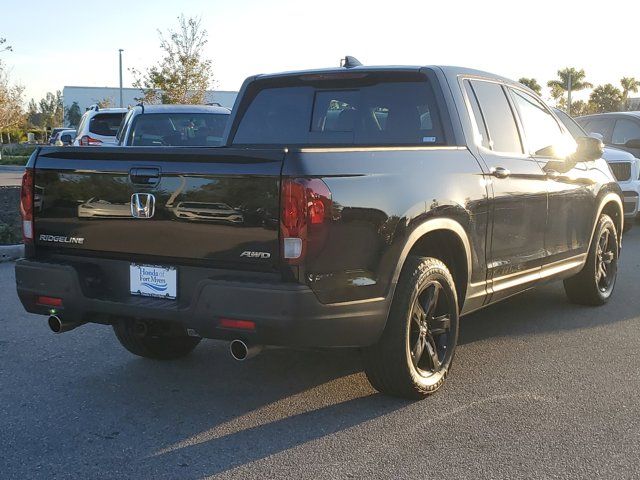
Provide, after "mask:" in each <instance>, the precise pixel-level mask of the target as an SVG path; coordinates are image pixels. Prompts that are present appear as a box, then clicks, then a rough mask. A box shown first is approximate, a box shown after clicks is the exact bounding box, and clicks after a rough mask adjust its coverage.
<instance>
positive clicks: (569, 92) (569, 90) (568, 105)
mask: <svg viewBox="0 0 640 480" xmlns="http://www.w3.org/2000/svg"><path fill="white" fill-rule="evenodd" d="M572 80H573V79H572V78H571V72H569V78H567V83H568V85H567V87H569V88H568V89H567V113H568V114H569V116H571V89H572V88H573V84H572Z"/></svg>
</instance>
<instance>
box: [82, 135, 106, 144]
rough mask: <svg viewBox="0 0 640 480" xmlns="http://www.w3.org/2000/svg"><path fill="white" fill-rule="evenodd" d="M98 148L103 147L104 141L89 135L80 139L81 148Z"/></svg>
mask: <svg viewBox="0 0 640 480" xmlns="http://www.w3.org/2000/svg"><path fill="white" fill-rule="evenodd" d="M92 145H93V146H97V145H102V140H98V139H97V138H93V137H90V136H89V135H83V136H82V137H80V146H82V147H89V146H92Z"/></svg>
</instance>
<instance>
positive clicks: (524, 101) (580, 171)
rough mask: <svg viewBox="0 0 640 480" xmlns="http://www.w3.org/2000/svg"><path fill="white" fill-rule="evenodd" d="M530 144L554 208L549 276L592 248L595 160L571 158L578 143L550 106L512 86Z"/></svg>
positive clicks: (547, 237) (547, 229)
mask: <svg viewBox="0 0 640 480" xmlns="http://www.w3.org/2000/svg"><path fill="white" fill-rule="evenodd" d="M509 93H510V95H511V98H512V100H513V103H514V105H515V106H516V111H517V112H518V116H519V117H518V118H519V119H520V123H521V129H522V132H523V137H524V139H525V147H526V150H527V152H528V153H529V154H530V155H531V158H532V159H533V160H535V161H537V162H538V163H539V165H540V167H541V168H542V170H543V171H544V172H545V174H546V176H547V181H546V187H547V189H548V192H549V197H548V205H549V214H548V218H547V224H546V227H545V235H544V247H545V252H546V257H547V258H546V259H545V267H546V268H545V269H544V271H543V276H544V275H547V274H552V273H556V272H557V271H559V270H563V269H568V268H572V267H575V266H576V265H580V264H581V263H583V261H584V258H583V257H584V255H585V254H586V252H587V250H588V248H589V241H590V238H591V231H592V227H593V213H592V212H594V211H595V205H594V204H595V197H594V195H593V181H592V180H591V179H592V177H593V175H592V174H591V172H590V171H589V168H590V167H593V162H578V163H577V164H575V163H573V162H570V161H565V158H566V157H567V156H569V155H571V154H573V153H574V152H575V148H576V143H575V140H574V139H573V137H572V136H571V134H570V133H569V132H568V131H567V130H566V129H565V128H563V127H562V126H561V124H560V122H559V121H558V120H557V119H556V118H555V117H554V116H553V114H552V113H551V112H550V110H549V109H548V108H547V107H546V106H545V105H544V104H543V103H542V102H540V101H539V100H538V99H537V98H535V97H534V96H533V95H530V94H529V93H527V92H525V91H524V90H520V89H517V88H509Z"/></svg>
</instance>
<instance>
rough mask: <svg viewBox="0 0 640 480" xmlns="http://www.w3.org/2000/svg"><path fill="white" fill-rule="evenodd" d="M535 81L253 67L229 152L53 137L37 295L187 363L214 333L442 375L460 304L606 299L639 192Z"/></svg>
mask: <svg viewBox="0 0 640 480" xmlns="http://www.w3.org/2000/svg"><path fill="white" fill-rule="evenodd" d="M601 153H602V145H601V143H600V142H599V141H597V140H595V139H589V138H584V139H578V141H577V142H576V141H575V140H574V139H573V137H571V135H570V134H569V133H568V132H567V131H566V129H565V128H564V126H563V125H562V124H561V123H560V122H559V121H558V119H557V118H556V116H555V115H554V114H553V112H552V111H550V109H549V108H548V107H547V106H545V105H544V103H543V102H542V101H541V100H540V99H539V98H538V97H537V96H536V95H535V94H534V93H533V92H531V91H530V90H528V89H527V88H526V87H524V86H522V85H520V84H518V83H515V82H512V81H510V80H507V79H505V78H502V77H498V76H496V75H492V74H488V73H484V72H479V71H474V70H469V69H462V68H454V67H437V66H429V67H365V66H354V65H353V62H348V63H347V64H346V66H345V67H341V68H334V69H327V70H313V71H302V72H293V73H284V74H274V75H258V76H254V77H251V78H249V79H247V80H246V81H245V83H244V85H243V87H242V90H241V92H240V94H239V97H238V100H237V101H236V105H235V107H234V109H233V113H232V116H231V119H230V121H229V125H228V126H227V132H226V133H225V143H224V145H223V146H221V147H219V148H188V147H185V148H176V147H168V148H161V149H158V148H145V147H139V148H137V147H128V148H118V147H116V148H91V149H88V148H64V149H62V148H43V149H40V150H38V151H37V152H35V153H34V154H33V156H32V157H31V158H30V160H29V162H28V166H27V170H26V173H25V176H24V182H23V190H22V203H21V209H22V214H23V225H24V237H25V238H24V241H25V245H26V258H25V259H23V260H21V261H19V262H18V263H17V264H16V280H17V289H18V294H19V296H20V299H21V301H22V303H23V305H24V307H25V308H26V309H27V310H28V311H29V312H32V313H38V314H43V315H48V316H49V325H50V326H51V328H52V329H53V330H54V331H55V332H63V331H67V330H70V329H72V328H74V327H77V326H79V325H81V324H84V323H87V322H93V323H103V324H109V325H112V326H113V328H114V331H115V334H116V336H117V338H118V339H119V341H120V342H121V343H122V344H123V345H124V347H125V348H127V349H128V350H130V351H131V352H133V353H134V354H137V355H141V356H144V357H151V358H159V359H170V358H178V357H181V356H184V355H186V354H188V353H189V352H191V351H192V350H193V349H194V348H195V347H196V345H197V344H198V343H199V342H200V340H201V339H202V338H214V339H223V340H228V341H230V342H231V343H230V350H231V353H232V355H233V356H234V357H235V358H236V359H240V360H241V359H246V358H249V357H250V356H252V355H254V354H255V353H257V352H258V351H259V350H260V348H261V346H262V345H280V346H296V347H360V348H361V349H362V352H363V356H364V364H365V370H366V374H367V376H368V378H369V380H370V381H371V383H372V385H373V386H374V387H375V388H376V389H378V390H379V391H381V392H385V393H389V394H393V395H399V396H404V397H410V398H420V397H423V396H425V395H428V394H430V393H433V392H434V391H436V390H437V389H438V388H439V387H440V386H441V385H442V383H443V381H444V379H445V377H446V375H447V373H448V371H449V369H450V367H451V362H452V359H453V356H454V352H455V348H456V343H457V338H458V328H459V317H460V316H461V315H465V314H468V313H470V312H473V311H475V310H478V309H480V308H482V307H485V306H487V305H490V304H492V303H495V302H497V301H499V300H502V299H504V298H507V297H509V296H511V295H514V294H516V293H518V292H522V291H524V290H527V289H529V288H531V287H532V286H534V285H536V284H539V283H541V282H543V281H548V280H555V279H563V280H564V285H565V289H566V292H567V294H568V297H569V299H570V300H572V301H574V302H578V303H583V304H591V305H600V304H603V303H605V302H606V301H607V300H608V299H609V297H610V295H611V293H612V291H613V288H614V284H615V280H616V270H617V262H618V255H619V252H620V247H621V235H620V232H621V231H622V228H623V208H622V198H621V192H620V188H619V187H618V185H617V184H616V181H615V179H614V178H613V176H612V174H611V171H610V170H609V167H608V166H607V163H606V162H605V161H604V160H602V159H601V158H600V157H601Z"/></svg>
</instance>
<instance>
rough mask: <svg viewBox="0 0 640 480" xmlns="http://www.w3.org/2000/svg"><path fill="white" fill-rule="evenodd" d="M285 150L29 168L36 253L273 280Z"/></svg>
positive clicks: (151, 153) (61, 156)
mask: <svg viewBox="0 0 640 480" xmlns="http://www.w3.org/2000/svg"><path fill="white" fill-rule="evenodd" d="M283 156H284V153H283V150H278V149H271V150H259V149H256V150H251V152H248V151H246V150H240V149H232V148H224V149H206V148H202V149H180V148H166V149H162V151H159V150H158V149H154V148H139V149H131V148H117V147H116V148H95V149H93V148H92V149H85V148H68V149H65V150H62V149H55V150H49V151H47V150H45V151H43V152H41V154H40V155H39V156H38V158H37V160H36V165H35V168H36V178H35V181H36V185H37V187H38V191H39V192H40V193H41V201H39V202H38V205H37V208H36V212H35V242H36V252H37V253H46V252H73V253H78V254H83V255H91V256H103V257H111V258H126V259H129V260H135V261H139V262H147V263H158V262H163V263H170V264H180V263H194V262H196V261H197V262H198V263H199V264H207V265H213V266H221V267H223V266H233V267H240V268H242V267H246V268H249V269H258V270H270V269H274V268H275V266H276V265H277V262H278V258H279V247H278V225H279V224H278V218H279V215H278V212H279V207H278V206H279V179H280V171H281V168H282V161H283Z"/></svg>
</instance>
